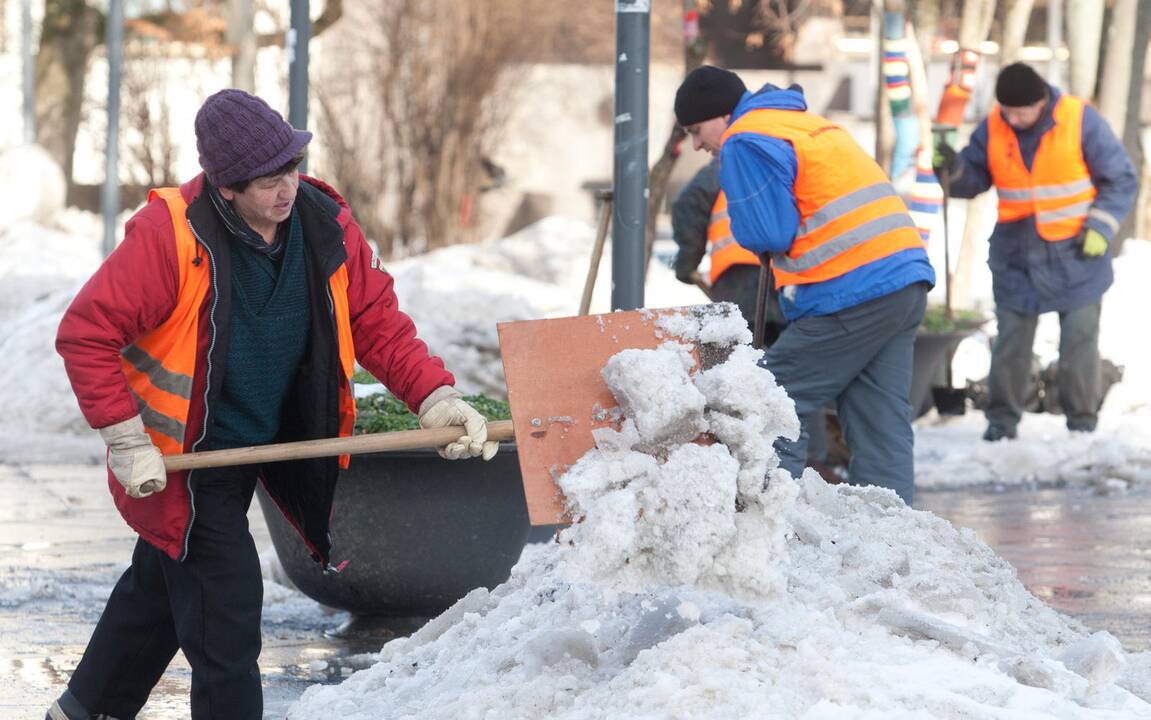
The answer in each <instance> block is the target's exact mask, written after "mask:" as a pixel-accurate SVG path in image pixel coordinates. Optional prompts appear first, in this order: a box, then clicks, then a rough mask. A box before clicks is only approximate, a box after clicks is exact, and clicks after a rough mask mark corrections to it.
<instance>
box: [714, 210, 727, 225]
mask: <svg viewBox="0 0 1151 720" xmlns="http://www.w3.org/2000/svg"><path fill="white" fill-rule="evenodd" d="M727 217H728V215H727V210H719V211H718V212H713V213H712V214H711V222H712V223H713V224H714V223H717V222H721V221H723V220H727Z"/></svg>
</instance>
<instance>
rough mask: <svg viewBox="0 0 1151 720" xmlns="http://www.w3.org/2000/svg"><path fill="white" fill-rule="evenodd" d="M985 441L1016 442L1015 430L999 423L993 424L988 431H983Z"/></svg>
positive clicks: (988, 427)
mask: <svg viewBox="0 0 1151 720" xmlns="http://www.w3.org/2000/svg"><path fill="white" fill-rule="evenodd" d="M983 439H984V440H986V441H987V442H999V441H1000V440H1014V439H1015V428H1008V427H1006V426H1004V425H1000V424H998V423H991V424H990V425H988V426H987V429H986V430H984V431H983Z"/></svg>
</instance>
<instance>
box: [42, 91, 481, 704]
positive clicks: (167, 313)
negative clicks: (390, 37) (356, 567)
mask: <svg viewBox="0 0 1151 720" xmlns="http://www.w3.org/2000/svg"><path fill="white" fill-rule="evenodd" d="M195 127H196V147H197V149H198V150H199V153H200V166H201V168H202V169H203V171H204V172H203V173H201V174H199V175H197V176H196V177H195V178H193V179H192V180H190V181H188V182H187V183H185V184H184V185H182V186H181V187H178V188H161V189H157V190H153V191H152V192H151V193H149V199H148V203H147V204H146V205H145V206H144V207H143V208H142V209H141V210H140V211H139V212H137V213H136V214H135V215H134V216H133V217H132V218H131V219H130V220H129V221H128V224H127V227H126V228H125V233H124V241H123V243H121V244H120V246H119V247H118V248H117V249H116V251H115V252H113V253H112V254H111V255H110V256H109V257H108V259H107V260H105V262H104V263H103V265H101V266H100V268H99V269H98V270H97V271H96V273H95V274H94V275H93V276H92V278H91V279H90V280H89V281H88V282H87V284H85V286H84V287H83V288H82V289H81V290H80V292H79V294H78V295H77V296H76V298H75V300H74V301H73V302H72V304H71V306H70V307H69V308H68V310H67V312H65V314H64V317H63V319H62V320H61V322H60V329H59V332H58V334H57V338H56V349H57V351H58V352H59V353H60V355H61V356H62V357H63V358H64V366H65V369H66V370H67V372H68V377H69V379H70V380H71V383H72V389H73V391H74V392H75V394H76V398H77V400H78V401H79V403H80V408H81V410H82V411H83V413H84V417H85V419H87V421H88V422H89V424H91V426H92V427H93V428H96V429H98V431H99V433H100V436H101V437H102V438H103V440H104V441H105V443H106V444H107V446H108V487H109V489H110V490H111V492H112V495H113V498H114V500H115V503H116V507H117V508H118V509H119V510H120V513H121V515H122V516H123V517H124V520H125V521H126V522H127V523H128V525H130V526H131V527H132V529H133V530H135V531H136V532H137V533H138V534H139V539H138V540H137V542H136V547H135V550H134V552H133V554H132V564H131V565H130V566H129V567H128V569H127V570H126V571H125V572H124V574H123V576H122V577H121V578H120V581H119V582H118V583H117V584H116V587H115V588H114V589H113V591H112V595H111V596H110V597H109V598H108V604H107V606H106V607H105V609H104V613H103V615H102V616H101V617H100V621H99V623H98V624H97V626H96V629H95V631H94V632H93V634H92V639H91V640H90V641H89V643H88V647H87V649H86V650H85V651H84V656H83V658H81V660H80V663H79V665H78V666H77V667H76V670H75V672H73V674H72V676H71V678H70V680H69V682H68V688H67V690H65V691H64V693H63V694H62V695H61V696H60V698H59V699H58V700H57V701H56V702H55V703H53V705H52V707H51V708H50V709H49V710H48V715H47V717H48V720H76V719H78V718H89V717H112V718H121V719H122V720H128V719H129V718H134V717H136V716H137V714H138V713H139V712H140V710H141V708H143V707H144V704H145V702H147V700H148V696H149V695H150V694H151V691H152V688H153V687H154V686H155V685H156V683H157V682H158V681H159V680H160V678H161V676H162V675H163V674H164V671H165V669H166V668H167V667H168V664H169V662H171V660H172V658H173V657H174V656H175V654H176V651H177V650H180V651H182V652H183V654H184V656H185V657H186V658H187V660H188V663H189V665H191V667H192V689H191V716H192V718H193V719H194V720H209V719H213V720H260V718H262V716H263V693H262V689H261V684H260V670H259V667H258V665H257V660H258V659H259V655H260V612H261V607H262V601H263V582H262V579H261V577H260V560H259V557H258V555H257V552H256V547H255V543H254V542H253V540H252V536H251V534H250V533H249V531H248V524H247V511H248V507H249V505H250V503H251V500H252V493H253V491H254V489H255V485H256V482H257V481H259V482H261V483H263V485H264V488H265V489H266V490H267V492H268V494H269V495H270V496H271V497H272V499H273V500H274V501H275V504H276V505H277V506H278V507H279V508H280V510H281V511H282V512H283V513H284V514H285V516H286V517H287V519H288V521H289V522H290V523H291V525H292V526H293V527H295V528H297V530H298V531H299V533H300V536H301V538H302V540H303V542H304V545H305V546H306V547H307V549H308V551H309V552H310V553H311V556H312V558H313V559H314V560H315V561H316V562H317V563H319V564H320V566H321V567H323V568H324V570H325V571H326V572H329V573H335V572H339V570H340V569H341V568H342V564H341V563H340V562H339V547H338V546H335V547H334V546H333V544H332V539H331V538H330V537H329V532H328V531H329V520H330V516H331V511H332V499H333V497H334V494H335V484H336V480H337V474H338V471H339V468H340V466H341V465H343V466H346V465H347V458H346V457H344V458H334V457H332V458H315V459H307V460H295V461H285V462H277V463H267V464H264V465H244V466H235V467H225V468H212V469H202V470H193V471H188V472H173V473H169V472H166V471H165V467H164V456H165V455H173V454H179V453H187V452H194V451H200V450H219V449H225V448H235V447H245V446H250V445H263V444H267V443H278V442H292V441H297V440H311V439H317V438H325V437H335V436H339V435H349V434H351V431H352V426H353V423H354V419H355V401H354V397H353V395H352V387H351V376H352V373H353V371H354V370H355V365H356V363H357V362H359V363H360V364H361V365H362V366H363V367H364V368H366V369H367V370H369V371H370V372H372V373H373V374H374V375H375V376H376V377H377V378H379V379H380V380H381V381H382V382H383V383H384V384H385V385H386V386H387V387H388V389H389V390H390V391H391V392H392V393H393V394H394V395H395V396H396V397H398V398H400V399H401V400H403V401H404V402H405V403H406V404H407V405H408V407H409V408H411V409H412V410H413V411H414V412H416V413H417V414H418V415H419V419H420V425H421V426H423V427H425V428H430V427H446V426H449V425H453V426H459V438H458V439H457V440H455V441H454V442H452V443H449V444H448V445H446V446H445V447H443V448H441V449H440V454H441V455H442V456H443V457H444V458H446V459H449V460H456V459H460V458H468V457H477V456H482V457H483V458H484V459H485V460H486V459H490V458H491V457H492V456H493V455H494V454H495V452H496V449H497V446H496V443H494V442H491V441H488V439H487V427H486V424H485V422H484V418H483V417H482V416H481V415H480V414H479V413H478V412H476V411H475V410H474V409H473V408H472V407H470V406H469V405H468V404H467V403H465V402H464V401H463V400H462V399H461V395H460V393H459V392H458V391H457V390H456V389H455V388H454V387H453V383H454V382H455V381H454V378H453V377H452V374H451V373H449V372H448V371H447V370H446V369H445V368H444V364H443V362H442V361H441V360H440V359H439V358H437V357H434V356H432V355H430V354H429V353H428V348H427V346H426V345H424V343H423V342H421V341H420V340H419V339H417V338H416V328H415V326H414V325H413V323H412V321H411V319H410V318H409V317H408V316H407V315H405V314H404V313H403V312H401V311H400V309H399V307H398V304H397V302H396V295H395V292H394V291H393V289H392V278H391V276H390V275H389V274H388V273H387V272H385V271H384V269H383V266H382V265H381V263H380V262H379V259H378V258H376V257H375V256H374V255H373V253H372V250H371V248H370V247H369V246H368V243H367V242H366V241H365V239H364V236H363V234H362V233H361V232H360V228H359V226H358V225H357V224H356V221H355V220H354V219H353V218H352V214H351V210H350V209H349V208H348V205H347V203H345V202H344V200H343V198H342V197H340V195H339V194H338V193H336V191H335V190H333V189H332V188H331V187H329V186H328V185H326V184H324V183H323V182H321V181H319V180H316V179H314V178H309V177H306V176H303V175H301V174H300V172H299V171H298V169H297V167H298V166H299V164H300V162H301V160H302V159H303V156H304V148H305V147H306V146H307V144H308V142H309V141H310V140H311V137H312V135H311V133H309V132H304V131H301V130H296V129H295V128H293V127H292V126H291V125H289V124H288V123H287V122H285V121H284V119H283V118H282V117H281V116H280V115H279V113H277V112H276V111H275V110H273V109H272V108H270V107H269V106H268V104H267V103H265V102H264V101H263V100H261V99H260V98H257V97H255V96H253V95H249V94H248V93H245V92H242V91H240V90H223V91H221V92H218V93H216V94H215V95H212V96H211V97H209V98H208V99H207V101H205V103H204V105H203V106H202V107H201V108H200V110H199V112H198V113H197V115H196V121H195Z"/></svg>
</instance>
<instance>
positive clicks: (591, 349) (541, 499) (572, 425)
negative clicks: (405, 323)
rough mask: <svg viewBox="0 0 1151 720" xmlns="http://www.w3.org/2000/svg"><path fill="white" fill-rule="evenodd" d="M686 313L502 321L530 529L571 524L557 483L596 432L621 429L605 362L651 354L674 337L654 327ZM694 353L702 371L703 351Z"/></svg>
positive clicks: (589, 446)
mask: <svg viewBox="0 0 1151 720" xmlns="http://www.w3.org/2000/svg"><path fill="white" fill-rule="evenodd" d="M685 311H686V312H691V308H665V309H660V310H631V311H627V312H614V313H607V314H604V315H584V316H580V317H568V318H555V319H549V320H520V321H516V322H506V323H499V324H497V326H496V328H497V330H498V331H499V337H500V355H501V357H502V358H503V365H504V379H505V380H506V382H507V387H508V404H509V405H510V406H511V411H512V426H513V428H514V431H515V437H516V445H517V449H518V452H519V460H520V474H521V475H522V476H523V482H524V496H525V497H526V498H527V505H528V517H529V518H530V520H531V524H532V525H555V524H560V523H564V522H567V519H566V517H565V510H564V498H563V494H562V493H561V492H560V490H559V488H558V487H557V486H556V482H555V480H556V478H557V477H559V476H560V475H562V474H563V473H564V472H565V471H566V470H567V469H568V468H569V467H570V466H571V465H572V464H574V463H575V461H576V460H578V459H579V458H580V457H581V456H582V455H583V454H584V453H586V452H587V451H588V450H591V449H592V448H593V447H595V440H594V438H593V437H592V431H593V430H595V429H597V428H603V427H611V428H617V427H618V423H619V420H620V414H619V408H618V403H617V402H616V399H615V397H613V396H612V394H611V391H610V390H608V387H607V384H606V383H605V382H604V379H603V376H602V375H601V374H600V371H601V370H602V369H603V367H604V365H606V364H607V361H608V359H609V358H611V356H613V355H615V354H616V353H618V352H620V351H622V350H626V349H629V348H637V349H652V348H656V347H658V346H659V345H660V344H661V343H662V342H664V341H666V340H670V339H673V338H670V337H668V336H666V335H665V334H663V333H661V332H660V331H659V330H658V328H657V327H656V323H657V321H658V320H659V319H660V318H661V317H664V316H666V315H680V314H683V313H684V312H685ZM674 339H675V340H676V341H677V342H683V341H682V340H680V339H678V338H674ZM692 355H693V357H695V359H696V364H697V367H698V364H699V348H698V346H696V347H695V349H694V350H693V351H692Z"/></svg>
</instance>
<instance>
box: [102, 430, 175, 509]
mask: <svg viewBox="0 0 1151 720" xmlns="http://www.w3.org/2000/svg"><path fill="white" fill-rule="evenodd" d="M100 437H102V438H103V439H104V444H105V445H107V446H108V467H109V468H111V470H112V474H113V475H115V476H116V479H117V480H119V481H120V484H121V485H123V486H124V492H126V493H128V497H133V498H144V497H148V496H149V495H151V494H152V493H156V492H161V491H163V489H164V488H165V487H167V485H168V475H167V473H165V472H164V456H163V455H161V454H160V449H159V448H157V447H156V446H155V445H153V444H152V438H150V437H148V433H146V432H144V421H143V420H141V419H140V416H139V415H137V416H135V417H133V418H129V419H127V420H125V421H124V422H119V423H116V424H115V425H109V426H108V427H105V428H100Z"/></svg>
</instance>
